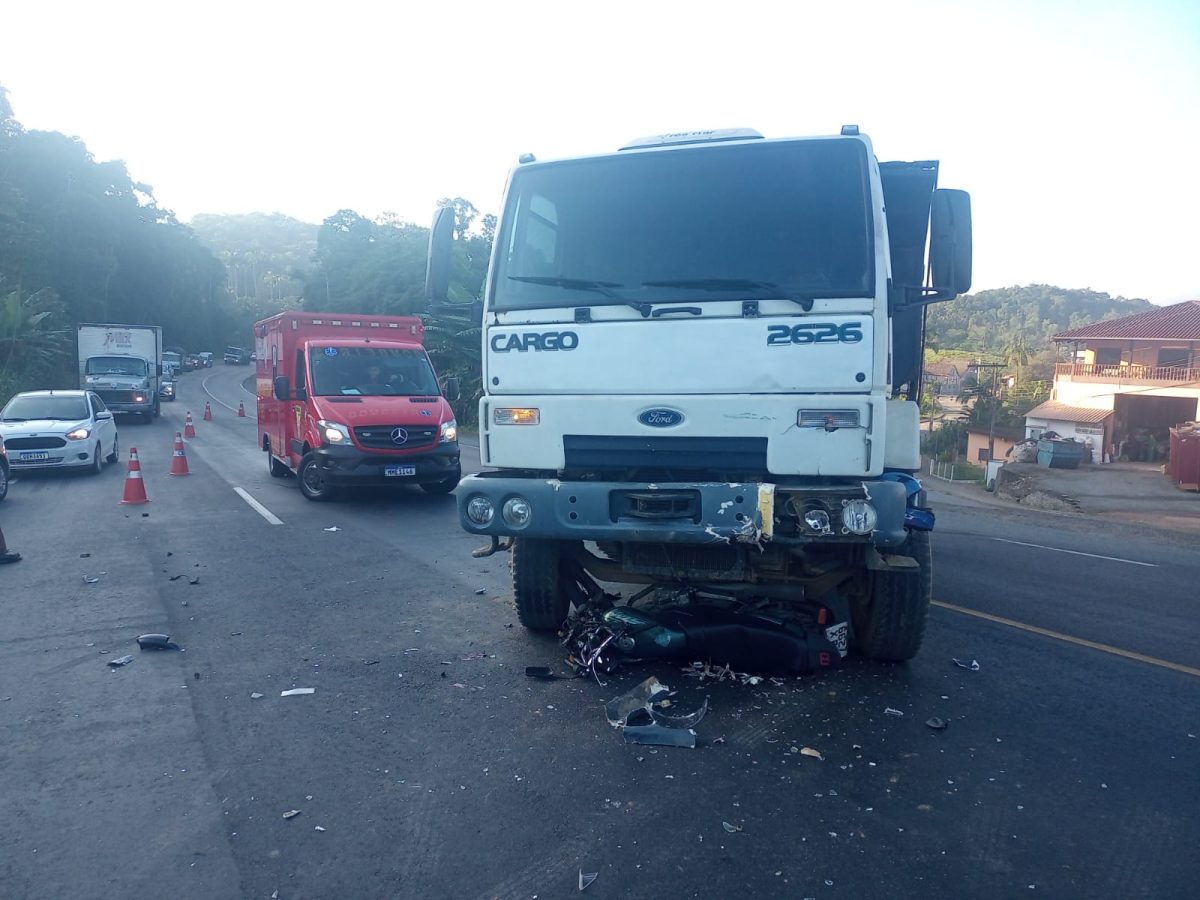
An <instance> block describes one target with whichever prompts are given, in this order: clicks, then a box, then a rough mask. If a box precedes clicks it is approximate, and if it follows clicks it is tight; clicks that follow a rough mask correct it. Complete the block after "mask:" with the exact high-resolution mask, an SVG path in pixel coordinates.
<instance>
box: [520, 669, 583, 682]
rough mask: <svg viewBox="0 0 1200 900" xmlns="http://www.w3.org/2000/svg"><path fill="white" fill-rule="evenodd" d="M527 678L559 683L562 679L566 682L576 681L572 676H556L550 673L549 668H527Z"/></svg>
mask: <svg viewBox="0 0 1200 900" xmlns="http://www.w3.org/2000/svg"><path fill="white" fill-rule="evenodd" d="M525 677H526V678H536V679H537V680H538V681H558V680H560V679H562V680H565V681H573V680H574V676H572V675H555V674H554V673H553V672H551V671H550V667H549V666H526V667H525Z"/></svg>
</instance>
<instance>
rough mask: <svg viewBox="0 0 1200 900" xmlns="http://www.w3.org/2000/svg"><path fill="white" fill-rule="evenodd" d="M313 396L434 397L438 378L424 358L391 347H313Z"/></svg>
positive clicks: (311, 353)
mask: <svg viewBox="0 0 1200 900" xmlns="http://www.w3.org/2000/svg"><path fill="white" fill-rule="evenodd" d="M309 363H310V365H311V366H312V380H313V390H312V393H313V394H314V395H315V396H318V397H332V396H339V395H347V394H349V395H360V394H361V395H373V396H389V395H391V396H416V395H430V394H432V395H437V394H439V393H441V392H440V391H439V390H438V383H437V378H435V377H434V374H433V368H432V367H431V366H430V365H429V360H428V359H427V358H426V356H425V354H424V353H423V352H421V351H419V350H405V349H399V348H392V347H312V348H310V349H309Z"/></svg>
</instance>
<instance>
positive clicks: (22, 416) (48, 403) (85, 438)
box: [0, 391, 120, 474]
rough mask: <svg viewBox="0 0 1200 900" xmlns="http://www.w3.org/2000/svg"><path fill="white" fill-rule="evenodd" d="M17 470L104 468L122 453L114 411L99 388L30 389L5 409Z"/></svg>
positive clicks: (7, 444) (0, 413)
mask: <svg viewBox="0 0 1200 900" xmlns="http://www.w3.org/2000/svg"><path fill="white" fill-rule="evenodd" d="M0 423H2V424H0V428H2V429H3V431H4V448H5V449H6V450H7V451H8V462H9V465H10V466H11V467H12V470H13V471H14V472H16V471H19V470H21V469H62V468H86V469H89V470H90V471H91V472H92V473H93V474H97V473H99V472H100V469H101V468H103V466H104V461H105V460H106V459H107V460H108V461H109V462H116V461H117V459H118V457H119V455H120V446H119V444H118V437H117V424H116V422H115V421H114V420H113V414H112V413H111V412H110V411H109V410H108V409H107V408H106V407H105V406H104V401H103V400H101V399H100V398H99V397H98V396H97V395H96V393H95V392H94V391H26V392H24V393H21V394H17V395H16V396H15V397H13V398H12V399H11V400H9V401H8V403H6V404H5V406H4V409H3V410H0Z"/></svg>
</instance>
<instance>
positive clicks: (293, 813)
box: [283, 809, 300, 819]
mask: <svg viewBox="0 0 1200 900" xmlns="http://www.w3.org/2000/svg"><path fill="white" fill-rule="evenodd" d="M298 815H300V810H298V809H289V810H288V811H287V812H285V813H284V814H283V817H284V818H285V819H294V818H296V816H298Z"/></svg>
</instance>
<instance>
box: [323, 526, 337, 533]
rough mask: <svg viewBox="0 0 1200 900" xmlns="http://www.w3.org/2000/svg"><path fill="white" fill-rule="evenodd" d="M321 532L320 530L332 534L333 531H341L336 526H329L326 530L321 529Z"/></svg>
mask: <svg viewBox="0 0 1200 900" xmlns="http://www.w3.org/2000/svg"><path fill="white" fill-rule="evenodd" d="M321 530H322V531H329V532H334V531H341V530H342V529H340V528H338V526H336V525H330V526H329V527H328V528H323V529H321Z"/></svg>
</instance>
